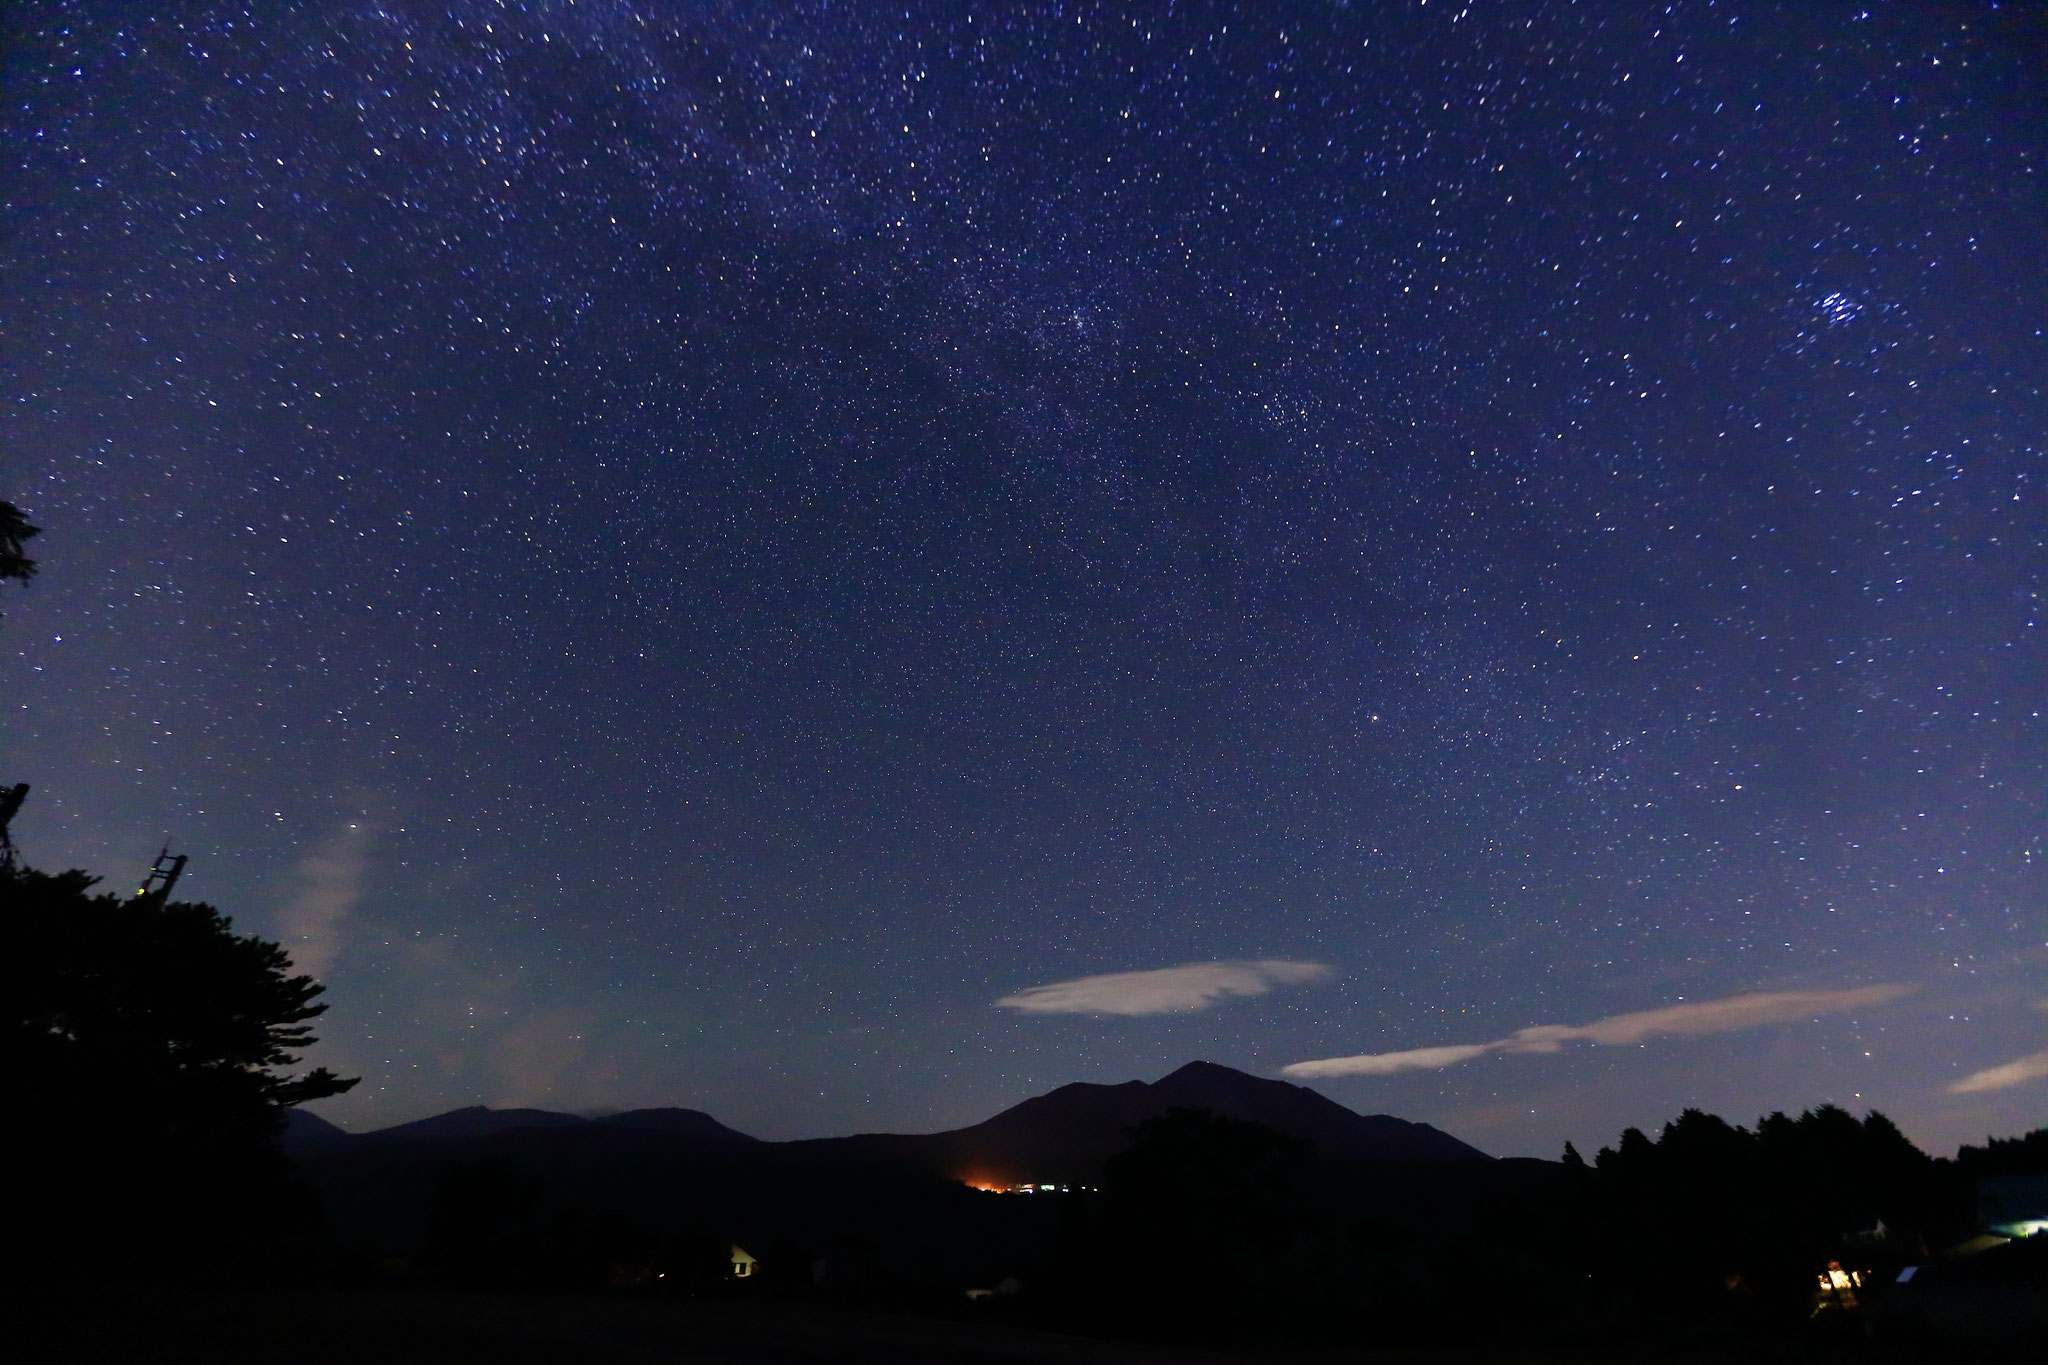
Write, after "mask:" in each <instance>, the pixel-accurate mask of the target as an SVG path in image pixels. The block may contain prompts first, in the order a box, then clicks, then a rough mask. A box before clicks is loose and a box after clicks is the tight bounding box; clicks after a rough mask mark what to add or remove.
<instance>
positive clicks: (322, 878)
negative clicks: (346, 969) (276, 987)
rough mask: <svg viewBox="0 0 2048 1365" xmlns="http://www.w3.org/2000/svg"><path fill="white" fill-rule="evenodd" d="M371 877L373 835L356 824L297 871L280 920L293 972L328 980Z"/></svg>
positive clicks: (305, 860)
mask: <svg viewBox="0 0 2048 1365" xmlns="http://www.w3.org/2000/svg"><path fill="white" fill-rule="evenodd" d="M369 872H370V830H369V828H368V827H367V826H366V825H363V824H361V823H353V824H349V825H346V826H344V827H343V828H341V829H338V830H336V831H335V832H334V833H333V834H332V835H330V836H329V837H328V838H327V840H326V841H325V842H323V843H322V844H320V845H319V847H317V848H315V849H313V850H312V851H311V852H309V853H308V854H307V855H306V856H305V857H304V858H301V859H300V860H299V865H298V866H297V867H296V868H295V869H293V879H294V880H295V881H296V882H297V886H296V889H295V890H294V891H293V892H292V898H291V900H290V902H289V903H287V904H286V906H285V907H284V909H283V910H282V911H280V912H279V914H278V926H279V929H280V931H281V936H282V938H283V940H284V947H285V950H286V951H287V952H289V953H290V954H291V956H292V966H294V967H296V968H297V969H298V970H299V971H302V972H305V973H307V974H308V975H311V976H323V975H325V974H326V972H327V969H328V968H329V967H330V966H332V965H333V964H334V959H335V958H336V957H338V956H339V955H340V953H341V948H342V942H343V934H344V931H345V929H346V927H347V923H348V917H349V914H350V913H351V912H352V911H353V910H354V909H355V907H356V902H357V901H359V900H361V899H362V897H363V883H364V881H365V880H366V879H367V878H368V876H369Z"/></svg>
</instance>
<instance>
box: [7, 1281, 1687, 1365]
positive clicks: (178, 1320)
mask: <svg viewBox="0 0 2048 1365" xmlns="http://www.w3.org/2000/svg"><path fill="white" fill-rule="evenodd" d="M42 1308H43V1313H44V1315H47V1316H44V1317H43V1322H42V1323H41V1324H40V1326H39V1328H38V1330H37V1331H36V1332H35V1335H34V1337H33V1338H32V1339H34V1340H37V1341H38V1342H39V1343H40V1344H39V1345H38V1346H35V1347H31V1348H30V1351H29V1353H28V1354H26V1355H17V1356H15V1357H14V1358H15V1359H17V1360H26V1361H67V1362H68V1361H99V1360H106V1361H121V1362H123V1365H131V1363H135V1365H140V1363H143V1362H148V1363H151V1365H153V1363H154V1362H172V1361H175V1362H193V1363H194V1365H197V1363H198V1362H207V1363H208V1365H232V1363H233V1362H277V1363H278V1365H343V1362H347V1363H348V1365H356V1363H357V1362H375V1365H412V1363H413V1362H420V1363H421V1365H425V1363H426V1362H432V1365H539V1362H568V1361H574V1362H591V1363H592V1365H608V1363H609V1362H642V1361H647V1362H652V1361H673V1362H678V1365H780V1363H781V1362H821V1361H849V1362H856V1363H863V1362H874V1363H875V1365H881V1363H882V1362H889V1363H890V1365H925V1363H926V1362H940V1361H959V1362H979V1361H987V1362H1026V1363H1028V1362H1036V1361H1045V1362H1074V1363H1075V1365H1226V1363H1231V1365H1241V1363H1242V1362H1245V1361H1250V1360H1260V1361H1284V1362H1302V1363H1303V1365H1308V1362H1315V1363H1316V1365H1338V1362H1356V1363H1357V1365H1566V1362H1561V1361H1558V1360H1556V1359H1555V1358H1549V1357H1536V1356H1525V1355H1520V1354H1515V1353H1495V1352H1478V1353H1470V1352H1455V1351H1453V1352H1443V1353H1437V1352H1420V1351H1396V1352H1375V1351H1356V1350H1345V1351H1293V1350H1283V1351H1271V1350H1257V1349H1242V1350H1235V1351H1203V1350H1198V1349H1189V1348H1177V1347H1153V1346H1138V1345H1125V1344H1119V1343H1113V1342H1102V1341H1091V1340H1084V1339H1081V1338H1077V1337H1065V1336H1058V1335H1053V1334H1050V1333H1043V1332H1032V1331H1024V1330H1019V1329H1014V1328H1007V1327H1002V1326H997V1325H984V1324H978V1323H972V1322H947V1321H934V1320H925V1319H918V1318H905V1317H891V1316H885V1315H879V1314H862V1313H851V1312H838V1311H832V1310H828V1309H819V1308H810V1307H796V1306H786V1305H758V1304H731V1303H702V1302H676V1301H662V1302H656V1301H645V1300H642V1301H623V1300H617V1299H578V1298H573V1297H549V1298H512V1297H499V1296H494V1295H467V1294H412V1293H300V1294H281V1293H266V1294H184V1295H173V1294H147V1295H144V1294H122V1295H108V1296H105V1297H87V1298H84V1299H80V1300H77V1301H76V1302H74V1303H71V1304H68V1305H65V1306H61V1307H60V1306H58V1305H55V1304H51V1303H47V1302H46V1303H45V1304H43V1305H42ZM39 1316H40V1315H39ZM1649 1358H1650V1357H1643V1359H1649ZM1654 1358H1655V1359H1657V1360H1660V1361H1668V1360H1674V1359H1681V1360H1682V1359H1697V1360H1698V1361H1700V1362H1701V1365H1705V1362H1706V1361H1707V1360H1709V1359H1710V1357H1686V1356H1683V1355H1682V1354H1681V1355H1679V1356H1673V1355H1672V1354H1669V1353H1665V1352H1660V1353H1658V1354H1657V1355H1656V1356H1655V1357H1654ZM1606 1359H1608V1360H1612V1359H1613V1358H1611V1357H1609V1358H1606Z"/></svg>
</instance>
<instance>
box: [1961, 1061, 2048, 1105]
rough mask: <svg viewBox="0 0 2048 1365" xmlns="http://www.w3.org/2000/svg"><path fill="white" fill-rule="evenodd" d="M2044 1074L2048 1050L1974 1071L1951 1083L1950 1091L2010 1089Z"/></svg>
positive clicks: (1970, 1092) (1969, 1092)
mask: <svg viewBox="0 0 2048 1365" xmlns="http://www.w3.org/2000/svg"><path fill="white" fill-rule="evenodd" d="M2044 1076H2048V1052H2036V1053H2033V1054H2031V1055H2029V1056H2025V1057H2022V1058H2020V1059H2019V1060H2018V1061H2014V1062H2007V1063H2006V1064H2005V1065H2004V1066H1987V1067H1985V1068H1984V1069H1983V1070H1982V1071H1973V1072H1971V1073H1970V1074H1969V1075H1967V1076H1965V1077H1963V1078H1962V1079H1961V1080H1959V1081H1957V1082H1956V1083H1955V1084H1954V1085H1951V1086H1950V1087H1949V1088H1948V1093H1949V1094H1951V1095H1981V1094H1983V1093H1984V1092H1985V1091H1987V1090H2010V1089H2012V1088H2013V1087H2014V1086H2016V1085H2025V1084H2026V1083H2027V1082H2028V1081H2038V1080H2040V1079H2041V1078H2042V1077H2044Z"/></svg>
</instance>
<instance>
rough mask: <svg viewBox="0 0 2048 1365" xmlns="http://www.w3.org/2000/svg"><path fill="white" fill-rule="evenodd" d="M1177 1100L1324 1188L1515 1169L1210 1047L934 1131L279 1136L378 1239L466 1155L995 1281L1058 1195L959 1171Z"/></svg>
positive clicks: (1357, 1188)
mask: <svg viewBox="0 0 2048 1365" xmlns="http://www.w3.org/2000/svg"><path fill="white" fill-rule="evenodd" d="M1180 1107H1185V1108H1202V1109H1208V1110H1211V1111H1213V1112H1216V1113H1219V1114H1224V1115H1227V1116H1229V1117H1232V1118H1239V1119H1252V1120H1255V1121H1257V1122H1260V1123H1264V1124H1266V1125H1268V1126H1269V1127H1272V1128H1275V1129H1277V1130H1279V1131H1280V1132H1283V1133H1287V1134H1290V1135H1293V1136H1295V1137H1301V1138H1306V1139H1308V1140H1309V1141H1311V1142H1313V1143H1314V1144H1315V1146H1316V1149H1317V1152H1318V1154H1319V1155H1320V1157H1321V1158H1322V1159H1321V1160H1319V1161H1318V1162H1317V1163H1315V1167H1314V1171H1313V1172H1312V1173H1310V1175H1309V1177H1308V1178H1309V1179H1310V1180H1311V1181H1312V1182H1313V1183H1314V1184H1315V1186H1316V1187H1317V1188H1318V1189H1319V1190H1321V1191H1323V1192H1324V1194H1325V1195H1327V1196H1328V1197H1332V1198H1337V1197H1341V1198H1344V1199H1348V1200H1352V1201H1353V1202H1355V1201H1356V1200H1357V1199H1358V1198H1359V1197H1369V1198H1373V1199H1379V1200H1381V1201H1382V1202H1384V1201H1385V1200H1389V1199H1392V1200H1396V1201H1406V1202H1407V1203H1408V1204H1411V1205H1413V1204H1422V1205H1427V1206H1428V1207H1429V1208H1430V1209H1432V1210H1438V1209H1450V1208H1452V1207H1454V1204H1455V1201H1457V1200H1461V1199H1463V1200H1467V1201H1469V1200H1471V1199H1476V1198H1480V1197H1483V1196H1484V1195H1485V1194H1486V1193H1487V1191H1489V1190H1493V1189H1495V1188H1498V1187H1503V1185H1504V1182H1505V1183H1508V1184H1512V1183H1514V1182H1517V1181H1520V1180H1523V1179H1525V1178H1526V1173H1525V1172H1522V1171H1520V1170H1519V1169H1518V1168H1519V1167H1520V1166H1521V1165H1523V1164H1524V1163H1519V1162H1515V1161H1495V1160H1494V1159H1492V1158H1491V1157H1488V1156H1487V1155H1485V1154H1484V1153H1482V1152H1479V1151H1477V1150H1475V1149H1473V1148H1472V1147H1469V1146H1467V1145H1466V1144H1465V1143H1462V1142H1460V1141H1458V1139H1456V1138H1454V1137H1452V1136H1450V1135H1449V1134H1448V1133H1443V1132H1439V1131H1438V1130H1437V1129H1435V1128H1432V1127H1430V1126H1429V1125H1428V1124H1423V1123H1409V1122H1407V1121H1405V1120H1402V1119H1397V1118H1389V1117H1387V1116H1386V1115H1365V1114H1356V1113H1353V1112H1352V1111H1351V1110H1349V1109H1346V1108H1345V1107H1344V1106H1343V1105H1341V1104H1337V1103H1335V1102H1333V1101H1331V1100H1329V1099H1326V1098H1324V1097H1323V1096H1321V1095H1318V1094H1316V1093H1315V1092H1314V1091H1312V1090H1306V1089H1303V1088H1302V1087H1300V1086H1297V1085H1289V1084H1287V1083H1286V1082H1284V1081H1274V1080H1265V1079H1262V1078H1260V1077H1257V1076H1248V1075H1246V1074H1244V1073H1243V1072H1241V1071H1233V1070H1231V1069H1230V1068H1229V1067H1223V1066H1216V1065H1213V1064H1211V1063H1208V1062H1192V1063H1190V1064H1189V1065H1187V1066H1184V1067H1182V1068H1181V1069H1180V1070H1178V1071H1176V1072H1174V1073H1173V1074H1172V1075H1170V1076H1167V1077H1165V1078H1164V1079H1162V1080H1159V1081H1156V1082H1153V1083H1151V1084H1147V1083H1145V1082H1143V1081H1127V1082H1125V1083H1124V1084H1122V1085H1088V1084H1075V1085H1065V1086H1061V1087H1060V1088H1059V1089H1057V1090H1054V1091H1052V1092H1051V1093H1049V1094H1045V1095H1040V1096H1038V1097H1036V1098H1035V1099H1029V1100H1026V1101H1024V1102H1023V1103H1022V1104H1019V1105H1016V1106H1014V1107H1012V1108H1009V1109H1006V1110H1004V1111H1003V1112H1002V1113H1000V1114H997V1115H996V1116H995V1117H993V1118H990V1119H987V1120H985V1121H983V1122H981V1123H977V1124H974V1125H973V1126H971V1127H967V1128H958V1129H954V1130H953V1131H951V1132H944V1133H924V1134H898V1133H865V1134H860V1135H858V1136H854V1137H839V1138H814V1139H809V1140H806V1141H798V1142H764V1141H762V1140H760V1139H758V1138H753V1137H749V1136H748V1135H746V1134H745V1133H740V1132H735V1131H734V1130H733V1129H731V1128H728V1127H726V1126H725V1125H724V1124H722V1123H720V1122H719V1121H718V1120H717V1119H715V1118H713V1117H711V1115H709V1114H705V1113H700V1112H698V1111H697V1110H694V1109H636V1110H633V1111H630V1112H628V1113H623V1114H609V1115H605V1116H604V1117H601V1118H582V1117H578V1116H577V1115H574V1114H559V1113H554V1112H552V1111H549V1110H545V1109H486V1108H481V1107H472V1108H467V1109H457V1110H454V1111H452V1112H450V1113H446V1114H438V1115H435V1116H434V1117H432V1118H427V1119H421V1120H419V1121H417V1122H414V1123H402V1124H399V1125H397V1126H396V1127H391V1128H383V1129H379V1130H377V1131H375V1132H369V1133H360V1134H350V1133H347V1132H344V1131H343V1130H341V1129H340V1128H337V1127H335V1126H334V1125H333V1124H331V1123H328V1122H326V1121H324V1120H322V1119H319V1118H316V1117H315V1116H313V1115H310V1114H303V1113H295V1114H293V1115H292V1116H291V1119H290V1123H289V1126H288V1127H287V1129H286V1132H285V1138H284V1141H285V1147H286V1149H287V1151H288V1152H290V1153H291V1155H292V1156H294V1157H295V1158H296V1159H297V1161H298V1163H299V1165H300V1167H301V1168H302V1169H303V1171H304V1172H305V1174H306V1176H307V1177H308V1179H309V1180H310V1181H311V1183H312V1185H313V1186H314V1188H315V1189H317V1190H318V1191H319V1193H320V1195H321V1197H322V1201H323V1203H324V1204H325V1207H326V1209H327V1214H328V1219H329V1223H330V1226H331V1227H332V1228H333V1230H334V1231H335V1232H336V1234H337V1235H338V1236H340V1237H341V1238H342V1239H343V1241H344V1242H345V1243H347V1244H351V1245H356V1246H360V1247H364V1248H372V1249H377V1250H378V1251H379V1252H380V1253H381V1254H384V1255H403V1254H404V1253H405V1251H406V1249H407V1248H409V1247H416V1246H418V1245H419V1243H420V1238H421V1237H422V1236H423V1234H424V1232H425V1230H426V1228H427V1225H428V1215H429V1210H430V1209H431V1208H432V1207H433V1206H434V1200H435V1198H436V1194H435V1191H436V1190H437V1189H438V1188H440V1185H441V1182H442V1181H443V1180H444V1178H445V1177H446V1174H447V1173H448V1171H449V1170H451V1169H452V1168H453V1167H454V1166H455V1165H456V1164H458V1163H460V1164H466V1165H470V1166H471V1167H473V1168H475V1167H478V1166H480V1165H492V1166H496V1167H497V1168H499V1169H502V1170H506V1171H510V1172H515V1173H517V1178H518V1179H523V1180H529V1181H531V1182H533V1183H534V1185H535V1187H536V1188H538V1189H540V1190H543V1191H544V1192H545V1199H546V1201H547V1203H548V1205H549V1207H556V1208H570V1207H574V1208H583V1209H610V1210H616V1211H619V1212H622V1213H626V1214H628V1215H630V1216H631V1217H632V1218H633V1219H635V1220H636V1221H638V1222H640V1223H641V1224H643V1225H644V1226H647V1227H652V1228H671V1229H674V1228H696V1229H698V1230H699V1231H701V1232H704V1233H706V1234H707V1235H708V1234H710V1233H712V1232H715V1233H716V1235H717V1236H718V1237H721V1238H728V1239H731V1240H735V1241H738V1242H740V1243H742V1244H743V1245H746V1246H748V1247H750V1248H752V1249H754V1250H755V1251H756V1252H757V1253H759V1254H763V1255H766V1254H767V1253H765V1252H762V1251H761V1248H763V1247H777V1246H785V1247H786V1246H789V1245H803V1246H810V1247H820V1246H826V1245H830V1244H835V1243H837V1242H843V1241H846V1240H847V1239H851V1240H852V1241H854V1242H859V1243H863V1244H868V1245H872V1246H875V1247H886V1248H891V1252H890V1254H891V1255H895V1256H900V1257H902V1258H904V1259H905V1260H906V1261H907V1262H916V1263H920V1264H925V1263H930V1264H945V1265H947V1266H948V1267H949V1268H950V1270H949V1273H954V1272H957V1273H958V1274H959V1275H962V1276H979V1277H981V1281H980V1282H985V1283H993V1282H994V1280H995V1279H1000V1278H1001V1276H1002V1275H1003V1274H1007V1273H1010V1272H1009V1270H1007V1269H1005V1267H1014V1266H1016V1265H1019V1264H1024V1263H1026V1262H1027V1261H1028V1260H1029V1259H1030V1258H1031V1257H1032V1256H1042V1255H1044V1254H1048V1253H1047V1248H1049V1247H1051V1246H1053V1245H1055V1244H1056V1243H1057V1240H1058V1238H1059V1236H1060V1235H1061V1234H1060V1228H1061V1226H1062V1222H1061V1219H1062V1218H1063V1216H1064V1215H1063V1214H1062V1213H1061V1208H1062V1204H1061V1202H1060V1201H1048V1200H1042V1199H1024V1198H1016V1197H1010V1198H1004V1197H997V1196H994V1195H987V1194H979V1193H976V1191H975V1190H973V1189H969V1188H968V1186H969V1185H974V1186H978V1187H980V1188H982V1189H988V1188H1010V1187H1013V1186H1016V1185H1021V1184H1025V1183H1027V1182H1028V1183H1033V1184H1045V1183H1054V1184H1070V1185H1093V1184H1095V1183H1097V1182H1098V1181H1099V1180H1100V1179H1101V1176H1102V1168H1103V1163H1104V1162H1105V1161H1107V1160H1108V1159H1109V1158H1110V1157H1111V1156H1113V1155H1115V1154H1116V1153H1117V1152H1119V1151H1121V1150H1123V1149H1124V1148H1125V1147H1127V1146H1128V1145H1129V1130H1130V1129H1131V1127H1132V1126H1133V1125H1135V1124H1138V1123H1140V1122H1142V1121H1144V1120H1145V1119H1148V1118H1152V1117H1154V1116H1157V1115H1161V1114H1164V1113H1166V1111H1168V1110H1169V1109H1173V1108H1180ZM1536 1164H1538V1165H1541V1164H1543V1163H1536ZM778 1254H781V1255H782V1256H783V1259H785V1260H786V1259H787V1254H786V1253H778Z"/></svg>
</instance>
